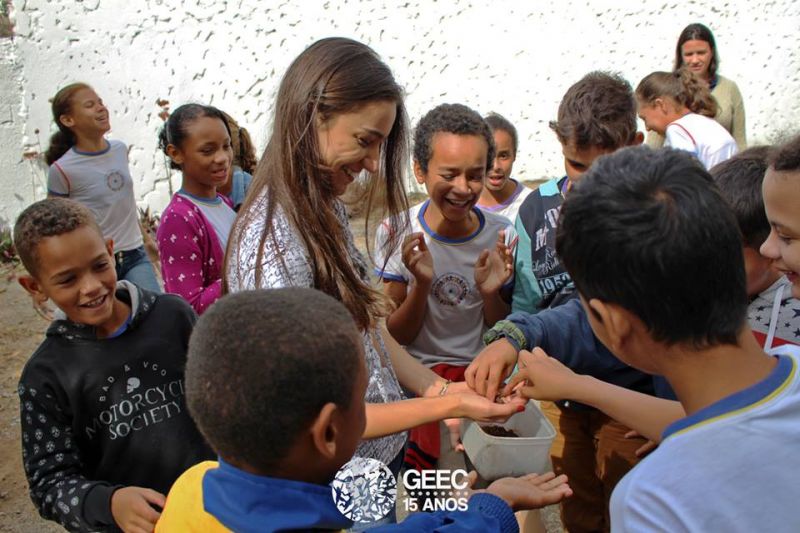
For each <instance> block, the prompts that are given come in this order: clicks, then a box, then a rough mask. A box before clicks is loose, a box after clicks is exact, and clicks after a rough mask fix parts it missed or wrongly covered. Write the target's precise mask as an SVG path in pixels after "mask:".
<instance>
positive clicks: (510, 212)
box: [478, 178, 533, 222]
mask: <svg viewBox="0 0 800 533" xmlns="http://www.w3.org/2000/svg"><path fill="white" fill-rule="evenodd" d="M508 179H510V180H511V181H513V182H514V183H516V185H517V187H516V189H514V192H513V193H512V194H511V196H509V197H508V199H507V200H506V201H505V202H503V203H502V204H499V205H480V203H479V204H478V207H480V208H481V209H482V210H483V211H486V212H487V213H494V214H495V215H500V216H501V217H506V218H507V219H508V220H510V221H511V222H514V221H515V220H516V219H517V213H518V212H519V206H521V205H522V202H524V201H525V198H527V197H528V195H529V194H530V193H532V192H533V189H531V188H528V187H526V186H524V185H523V184H521V183H520V182H518V181H517V180H513V179H511V178H508Z"/></svg>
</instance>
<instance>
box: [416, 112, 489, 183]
mask: <svg viewBox="0 0 800 533" xmlns="http://www.w3.org/2000/svg"><path fill="white" fill-rule="evenodd" d="M439 132H442V133H454V134H456V135H476V136H478V137H483V138H484V139H485V140H486V144H487V145H488V146H489V150H488V153H487V156H486V170H487V171H488V170H489V169H490V168H492V165H493V164H494V152H495V146H494V134H493V133H492V129H491V128H490V127H489V125H488V124H487V123H486V121H485V120H483V118H482V117H481V116H480V115H479V114H478V113H477V112H476V111H473V110H472V109H470V108H469V107H467V106H465V105H462V104H441V105H438V106H436V107H434V108H433V109H431V110H430V111H428V112H427V113H426V114H425V116H424V117H422V118H421V119H420V121H419V123H418V124H417V128H416V129H415V130H414V161H416V162H417V164H419V166H420V168H421V169H422V171H423V172H427V171H428V163H430V162H431V158H433V136H434V135H435V134H437V133H439Z"/></svg>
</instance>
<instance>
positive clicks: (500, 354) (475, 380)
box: [464, 339, 517, 400]
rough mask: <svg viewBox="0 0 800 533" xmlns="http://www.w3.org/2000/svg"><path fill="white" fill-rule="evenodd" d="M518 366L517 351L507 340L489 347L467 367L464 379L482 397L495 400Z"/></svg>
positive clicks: (501, 340) (496, 342)
mask: <svg viewBox="0 0 800 533" xmlns="http://www.w3.org/2000/svg"><path fill="white" fill-rule="evenodd" d="M516 364H517V349H516V348H514V346H513V345H512V344H511V343H510V342H508V340H506V339H499V340H497V341H495V342H493V343H491V344H489V346H487V347H486V348H484V349H483V351H481V353H479V354H478V356H477V357H475V359H473V360H472V363H470V365H469V366H468V367H467V370H466V372H465V373H464V378H465V379H466V381H467V385H469V387H470V388H471V389H473V390H474V391H475V392H477V393H478V394H480V395H481V396H485V397H486V398H487V399H489V400H494V399H495V398H496V397H497V393H498V391H499V390H500V387H501V385H502V384H503V381H505V379H506V378H507V377H508V376H510V375H511V372H512V371H513V370H514V365H516Z"/></svg>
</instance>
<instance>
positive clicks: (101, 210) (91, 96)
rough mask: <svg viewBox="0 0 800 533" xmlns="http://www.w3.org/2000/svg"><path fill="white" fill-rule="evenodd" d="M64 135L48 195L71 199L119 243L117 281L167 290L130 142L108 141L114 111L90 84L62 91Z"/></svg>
mask: <svg viewBox="0 0 800 533" xmlns="http://www.w3.org/2000/svg"><path fill="white" fill-rule="evenodd" d="M52 112H53V120H54V121H55V123H56V126H58V131H57V132H56V133H55V134H53V136H52V137H51V139H50V146H49V147H48V149H47V152H46V154H45V160H46V161H47V164H48V165H50V169H49V171H48V175H47V194H48V196H59V197H63V198H70V199H72V200H75V201H77V202H80V203H81V204H83V205H84V206H86V207H88V208H89V210H90V211H91V212H92V213H93V214H94V216H95V219H96V220H97V224H98V226H100V230H101V231H102V232H103V237H105V238H106V239H111V240H112V241H113V242H114V260H115V263H116V269H117V277H118V278H119V279H125V280H128V281H132V282H134V283H135V284H136V285H139V286H140V287H142V288H145V289H147V290H150V291H154V292H161V288H160V287H159V285H158V281H157V280H156V275H155V270H153V265H152V264H151V263H150V260H149V258H148V257H147V253H146V252H145V250H144V241H143V239H142V232H141V229H140V227H139V216H138V213H137V208H136V199H135V196H134V194H133V180H132V179H131V172H130V169H129V167H128V149H127V147H126V146H125V143H123V142H120V141H115V140H107V139H106V138H105V134H106V133H108V131H109V130H110V129H111V123H110V122H109V114H108V108H107V107H106V106H105V104H104V103H103V100H102V99H101V98H100V97H99V96H98V95H97V93H96V92H95V91H94V89H92V88H91V87H90V86H89V85H87V84H85V83H72V84H70V85H67V86H65V87H62V88H61V89H60V90H59V91H58V92H57V93H56V95H55V96H54V97H53V100H52Z"/></svg>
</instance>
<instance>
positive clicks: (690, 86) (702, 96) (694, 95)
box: [675, 67, 717, 118]
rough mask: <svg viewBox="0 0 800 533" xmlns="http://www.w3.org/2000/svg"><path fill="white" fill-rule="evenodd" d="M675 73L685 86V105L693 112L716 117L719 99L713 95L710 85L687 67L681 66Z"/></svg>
mask: <svg viewBox="0 0 800 533" xmlns="http://www.w3.org/2000/svg"><path fill="white" fill-rule="evenodd" d="M675 74H676V75H677V76H678V78H679V79H680V82H681V85H682V86H683V97H684V101H683V102H682V103H683V105H685V106H686V107H688V108H689V110H690V111H691V112H692V113H697V114H698V115H703V116H706V117H708V118H714V117H715V116H716V115H717V101H716V100H714V97H713V96H711V91H710V90H709V89H708V86H707V85H706V84H705V83H703V82H701V81H700V80H699V79H698V78H697V76H695V75H694V74H692V72H691V71H689V69H687V68H686V67H681V68H679V69H678V71H677V72H676V73H675Z"/></svg>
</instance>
